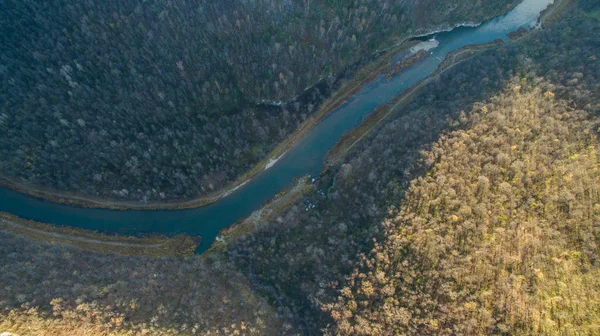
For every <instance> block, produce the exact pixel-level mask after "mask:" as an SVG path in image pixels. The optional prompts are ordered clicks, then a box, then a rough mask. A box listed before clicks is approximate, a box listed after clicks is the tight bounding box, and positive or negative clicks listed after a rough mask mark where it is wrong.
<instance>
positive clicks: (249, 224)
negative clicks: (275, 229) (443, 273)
mask: <svg viewBox="0 0 600 336" xmlns="http://www.w3.org/2000/svg"><path fill="white" fill-rule="evenodd" d="M570 3H571V0H556V1H555V3H554V4H553V5H552V6H550V7H549V8H548V9H547V10H545V11H544V12H542V14H541V16H540V23H541V24H543V26H540V28H545V27H547V26H548V25H549V24H548V23H547V20H548V19H550V18H551V19H552V22H554V21H555V20H556V19H557V18H558V16H560V14H562V13H564V12H565V11H566V9H567V8H568V5H569V4H570ZM556 9H559V10H556ZM534 31H535V30H526V31H525V32H524V33H523V34H520V35H519V36H518V37H515V38H511V39H510V41H509V42H504V41H503V40H501V39H498V40H496V41H493V42H490V43H485V44H478V45H468V46H465V47H463V48H460V49H457V50H454V51H453V52H451V53H450V54H449V55H448V56H447V57H446V58H445V59H444V61H443V62H442V63H441V64H440V65H439V67H438V69H437V70H436V71H435V72H434V73H433V74H431V75H430V76H428V77H427V78H425V79H423V80H421V81H420V82H419V83H417V84H416V85H414V86H412V87H411V88H410V89H408V90H406V91H405V92H403V93H402V94H400V95H398V96H397V97H395V98H394V99H392V100H391V101H390V102H389V103H388V104H386V105H383V106H380V107H379V108H377V109H376V110H375V111H373V112H372V113H371V114H370V115H369V116H368V117H367V118H366V119H365V120H364V121H363V122H362V123H361V124H360V125H359V126H358V127H356V128H354V129H353V130H351V131H350V132H348V133H347V134H346V135H344V136H343V137H342V138H341V139H340V140H339V141H338V143H337V144H336V145H335V147H334V148H333V149H332V150H331V151H330V152H329V153H328V154H327V156H326V158H325V162H324V164H323V170H322V172H325V171H327V169H329V167H330V166H333V165H335V164H337V163H339V162H340V161H341V160H342V159H343V158H344V157H345V155H346V154H347V153H349V152H350V150H351V149H352V148H354V147H355V146H356V145H358V144H359V143H360V142H361V141H362V140H364V139H365V138H366V137H367V136H368V135H369V134H370V133H371V132H372V131H373V130H375V129H376V128H377V127H378V126H379V125H381V124H382V123H383V122H384V121H385V120H386V119H387V118H388V117H390V116H391V115H392V114H394V113H397V112H398V111H399V110H400V109H401V108H402V107H403V106H404V105H405V104H406V103H408V102H409V100H410V98H412V97H413V96H414V95H415V94H416V93H418V92H419V90H420V89H421V88H423V87H424V86H425V85H427V84H428V83H430V82H431V81H435V80H437V79H438V78H439V76H440V75H441V74H443V73H444V72H446V71H447V70H449V69H450V68H452V67H454V66H455V65H457V64H459V63H462V62H465V61H468V60H469V59H471V58H472V57H474V56H475V55H477V54H479V53H480V52H482V51H484V50H488V49H490V48H494V47H497V46H500V45H502V44H504V43H511V42H512V41H514V40H517V39H521V38H524V37H526V36H529V35H530V34H531V33H532V32H534ZM311 190H312V188H310V184H309V185H308V188H306V185H301V184H298V185H295V186H294V187H293V188H291V189H290V190H288V191H285V192H282V193H280V194H278V195H277V196H276V197H275V198H274V200H273V204H271V203H269V204H267V205H265V206H264V207H263V208H261V209H259V210H257V211H255V212H254V213H253V214H252V215H251V216H249V217H248V218H246V219H244V220H241V221H239V222H238V223H236V224H234V225H232V226H230V227H228V228H226V229H223V230H222V231H221V232H220V237H221V238H222V241H220V242H216V243H215V244H213V245H212V247H211V248H210V249H209V250H208V251H209V252H211V253H213V252H217V251H221V250H223V249H224V248H225V247H226V245H227V244H228V243H230V242H231V241H233V240H235V239H237V238H238V237H240V236H242V235H244V234H246V233H249V232H251V230H253V229H256V228H257V227H258V226H259V225H260V224H261V223H264V222H265V221H268V220H269V219H272V218H274V217H275V216H277V215H279V213H280V212H281V211H282V210H283V209H284V208H285V206H281V205H282V204H291V203H293V202H294V201H297V200H299V199H301V198H302V197H303V196H304V194H305V193H306V192H307V191H311Z"/></svg>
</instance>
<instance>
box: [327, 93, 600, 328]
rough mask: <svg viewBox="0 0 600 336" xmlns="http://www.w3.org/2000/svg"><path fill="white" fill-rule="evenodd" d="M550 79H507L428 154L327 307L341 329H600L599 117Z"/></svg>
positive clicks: (424, 156)
mask: <svg viewBox="0 0 600 336" xmlns="http://www.w3.org/2000/svg"><path fill="white" fill-rule="evenodd" d="M532 87H534V88H532ZM547 88H548V86H547V85H545V83H543V82H536V83H534V85H526V86H525V87H521V85H519V84H518V83H515V84H512V85H510V86H509V89H508V90H509V91H508V92H505V93H503V94H501V95H499V96H496V97H494V98H492V99H491V100H490V103H488V104H486V105H483V106H476V107H475V109H474V110H473V111H471V113H470V114H469V117H468V120H466V124H467V125H468V127H467V128H466V129H465V130H459V131H454V132H451V133H450V134H448V135H447V136H444V137H443V138H442V139H441V140H440V141H438V142H437V143H436V144H435V145H434V146H433V148H432V149H431V150H430V151H427V152H426V153H424V154H423V160H425V161H427V162H433V163H434V164H433V166H432V167H431V168H430V169H429V171H428V173H427V175H426V176H425V177H422V178H421V177H420V178H418V179H416V180H413V181H412V182H411V185H410V187H409V189H408V191H407V193H406V196H405V199H404V200H403V202H402V206H401V207H400V209H399V210H397V211H393V212H392V213H391V214H390V216H389V217H388V219H387V220H385V221H384V227H385V232H384V235H385V238H384V240H383V241H381V243H380V244H377V245H376V246H375V248H374V249H373V251H372V252H371V253H369V254H368V257H366V258H365V259H364V260H363V261H362V262H361V267H359V268H358V269H356V270H355V271H354V273H353V274H352V276H351V277H350V279H349V282H348V285H347V287H345V288H344V289H342V290H341V293H342V294H341V296H340V300H339V302H338V303H336V304H335V305H333V306H329V308H330V309H331V312H332V316H333V317H334V319H335V320H336V321H337V323H338V327H337V332H339V333H340V334H345V335H346V334H347V335H375V334H377V335H393V334H396V333H402V334H412V335H424V334H436V335H451V334H465V335H466V334H469V335H475V334H492V333H493V334H504V333H508V334H511V335H517V334H519V335H531V334H561V335H576V334H578V335H581V334H583V335H591V334H593V333H594V332H596V331H597V330H598V327H600V299H599V298H600V280H599V279H600V277H599V276H600V267H599V266H600V264H599V263H598V261H599V257H600V255H599V253H598V252H599V248H600V245H599V243H600V193H599V191H600V170H599V167H600V165H599V161H598V159H599V158H600V152H598V148H600V147H599V146H600V142H599V141H598V138H597V135H596V131H597V127H598V121H597V120H590V116H589V115H588V114H587V113H584V112H582V111H578V110H574V109H573V108H571V107H569V106H568V104H567V103H566V102H565V101H557V100H555V99H554V93H552V92H551V91H545V90H547ZM521 91H525V92H521ZM544 91H545V92H544Z"/></svg>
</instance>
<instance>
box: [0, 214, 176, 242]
mask: <svg viewBox="0 0 600 336" xmlns="http://www.w3.org/2000/svg"><path fill="white" fill-rule="evenodd" d="M0 222H2V224H4V225H6V226H9V227H12V228H16V229H20V230H25V231H29V232H33V233H36V234H40V235H44V236H47V237H54V238H58V239H65V240H71V241H77V242H82V243H90V244H101V245H109V246H119V247H136V248H160V247H163V246H165V244H166V243H167V241H164V242H162V243H158V244H144V243H123V242H111V241H105V240H99V239H92V238H84V237H77V236H73V235H68V234H61V233H55V232H47V231H43V230H39V229H34V228H31V227H28V226H26V225H22V224H18V223H15V222H13V221H10V220H7V219H4V218H0ZM1 229H2V228H1V226H0V230H1Z"/></svg>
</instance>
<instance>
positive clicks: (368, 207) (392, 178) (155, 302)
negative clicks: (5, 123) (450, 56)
mask: <svg viewBox="0 0 600 336" xmlns="http://www.w3.org/2000/svg"><path fill="white" fill-rule="evenodd" d="M305 3H306V4H308V3H309V2H305ZM329 3H331V4H333V3H334V2H329ZM313 5H314V3H313ZM311 6H312V5H311ZM599 14H600V5H598V3H597V1H595V0H579V1H576V2H574V5H572V6H571V7H570V10H569V11H568V12H566V13H565V14H564V15H563V17H562V18H560V19H559V20H558V21H556V22H553V23H552V25H550V26H547V27H545V28H544V29H543V30H536V31H532V32H531V33H530V34H528V35H527V36H524V37H522V38H520V39H517V40H513V41H509V42H505V43H501V44H499V45H497V46H494V47H491V48H490V49H488V50H486V51H482V52H481V53H478V54H476V55H475V56H473V57H471V58H469V59H467V60H466V61H464V62H462V63H459V64H457V65H455V66H454V67H452V68H450V69H449V70H447V71H446V72H443V73H442V74H440V75H439V76H438V77H437V78H435V79H434V80H432V81H431V82H429V83H428V84H426V85H425V86H424V87H423V88H422V89H421V90H420V91H419V92H418V93H416V94H415V95H414V96H413V97H412V98H410V100H409V101H408V102H407V103H406V104H404V105H401V106H400V107H399V108H398V109H397V110H395V111H393V114H392V115H391V116H390V117H389V118H388V119H386V120H385V121H384V122H383V123H382V124H381V125H379V126H378V127H377V128H376V129H375V130H374V131H373V132H371V133H370V134H369V135H368V136H367V137H365V139H364V140H363V141H361V142H359V143H358V144H357V145H356V146H355V147H353V148H352V150H351V151H350V152H348V153H347V154H346V155H345V156H344V157H341V158H340V161H339V162H338V163H336V164H335V165H332V166H330V167H327V168H326V169H325V170H324V172H323V173H322V174H321V176H318V177H317V180H316V182H315V183H314V184H313V185H312V190H311V191H310V192H308V193H307V194H305V195H304V197H302V198H301V199H300V200H299V201H297V202H294V203H292V204H291V205H289V206H288V207H287V208H286V209H284V210H283V211H281V212H279V213H276V214H275V215H274V216H273V217H272V218H271V219H269V220H266V221H257V223H256V226H253V228H254V229H255V230H254V231H252V232H248V233H247V234H245V235H243V236H241V237H236V238H235V239H234V238H233V237H231V238H230V237H226V239H227V242H228V243H227V244H223V245H221V246H220V248H221V249H220V250H218V251H211V252H212V253H209V254H206V255H203V256H195V257H188V258H165V257H163V258H150V257H143V256H135V257H134V256H130V257H124V256H116V255H111V254H102V253H93V252H86V251H83V250H80V249H76V248H74V247H69V246H61V245H53V244H50V243H38V242H35V241H30V240H26V239H24V238H21V237H18V236H15V235H13V234H10V233H8V232H4V231H0V242H2V244H0V283H1V284H2V286H0V321H1V322H0V332H2V331H5V330H6V331H10V332H16V333H18V334H22V335H30V334H31V335H42V334H49V333H50V332H54V333H55V334H61V332H62V331H63V330H77V331H80V332H81V333H82V334H85V332H86V331H89V330H94V331H97V334H102V333H105V334H107V335H108V334H111V333H112V334H117V335H118V334H134V335H137V334H142V335H143V334H161V333H162V334H167V335H169V334H182V335H186V334H209V333H213V334H215V333H217V332H219V333H221V334H240V335H252V334H264V335H273V334H278V335H320V334H325V335H384V336H385V335H397V334H405V335H479V334H486V335H487V334H496V335H552V334H555V335H594V334H595V333H597V330H599V329H600V316H599V312H600V300H599V299H598V298H599V297H600V280H599V279H600V269H599V265H600V264H599V259H598V258H599V257H600V254H599V252H600V249H599V245H598V244H599V243H600V193H599V188H600V170H599V168H600V166H599V161H598V159H599V154H600V153H599V152H598V149H599V148H600V138H599V137H600V134H599V127H600V119H599V118H600V15H599ZM292 199H293V198H292ZM306 200H309V201H310V202H311V204H315V208H312V207H310V208H308V207H307V206H306V203H305V202H306ZM29 326H36V327H37V328H38V329H36V330H34V331H31V329H27V328H28V327H29Z"/></svg>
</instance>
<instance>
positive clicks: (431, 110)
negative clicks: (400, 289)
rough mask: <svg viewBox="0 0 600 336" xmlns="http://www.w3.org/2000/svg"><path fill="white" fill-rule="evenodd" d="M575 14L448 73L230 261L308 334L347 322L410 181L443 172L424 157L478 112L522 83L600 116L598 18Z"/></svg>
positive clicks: (237, 248) (237, 246)
mask: <svg viewBox="0 0 600 336" xmlns="http://www.w3.org/2000/svg"><path fill="white" fill-rule="evenodd" d="M576 7H577V5H575V8H573V10H572V11H571V12H570V14H568V16H567V17H566V18H565V19H563V20H560V21H558V22H556V23H554V24H553V25H552V26H551V27H548V28H547V29H546V30H544V31H541V32H533V33H532V34H531V35H529V36H527V37H525V38H523V39H521V40H518V41H514V42H510V43H506V44H504V45H500V46H498V47H495V48H493V49H491V50H489V51H486V52H483V53H481V54H479V55H477V56H475V57H473V58H471V59H469V60H468V61H467V62H463V63H461V64H459V65H457V66H456V67H454V68H452V69H450V70H449V71H448V72H446V73H443V74H442V75H441V76H440V77H439V79H437V80H436V81H434V82H432V83H430V84H428V85H427V86H426V87H425V88H423V89H422V91H421V92H420V93H419V94H417V95H416V96H415V97H414V98H413V99H412V101H411V102H410V103H408V104H406V105H405V106H403V107H401V108H400V109H399V110H398V111H397V112H396V114H395V115H393V116H392V117H391V118H390V120H389V121H388V122H386V123H385V124H384V125H382V126H381V127H379V128H378V129H376V130H375V131H374V132H372V134H371V135H370V136H369V137H368V138H366V139H365V140H364V141H363V142H362V143H360V144H359V145H358V146H357V147H355V148H354V150H353V151H352V152H351V153H349V154H348V155H347V157H346V158H344V160H343V161H342V162H341V163H340V164H339V165H338V166H335V167H330V168H329V169H328V170H327V171H326V172H325V173H324V174H323V175H322V176H321V177H320V180H319V181H318V182H317V184H316V185H315V188H314V191H313V193H311V194H308V195H306V198H307V199H309V200H310V202H311V203H312V204H317V206H316V208H315V209H308V210H307V209H306V206H305V204H304V202H298V203H296V204H294V205H292V206H290V207H289V209H288V210H287V211H284V212H283V213H281V214H280V215H279V216H278V217H277V218H275V219H274V220H270V221H268V222H266V223H264V224H263V225H261V226H260V227H259V228H258V229H257V231H256V232H255V233H253V234H249V235H247V236H245V237H242V239H240V240H239V241H237V242H235V243H234V244H232V246H231V247H230V255H231V258H233V259H234V260H236V262H237V263H238V264H239V265H240V266H241V269H242V270H244V271H245V272H249V273H250V274H251V276H253V277H255V278H257V279H260V280H261V281H262V282H263V286H262V287H265V286H270V288H274V290H271V291H265V294H266V295H270V296H272V297H273V299H275V297H278V298H279V299H280V300H281V298H285V300H286V302H287V304H288V307H290V308H289V309H290V310H291V311H292V312H293V313H294V314H296V315H298V316H300V317H301V319H302V321H303V322H304V323H305V326H306V328H307V329H309V330H312V331H313V332H315V330H319V329H320V328H321V327H325V326H327V325H335V324H336V319H337V321H338V322H340V323H341V322H342V320H340V319H339V318H340V315H337V316H332V315H331V314H330V313H325V314H323V313H322V311H321V309H322V308H323V307H327V304H330V303H333V302H335V301H336V300H337V298H336V297H338V296H339V292H338V291H339V290H341V289H343V288H345V287H348V288H353V289H354V287H353V286H352V285H351V284H350V283H348V282H347V281H354V280H352V279H353V278H352V277H351V278H350V279H351V280H348V278H347V277H348V276H351V275H352V274H353V272H354V270H355V269H356V267H358V266H357V264H356V263H357V260H359V259H360V257H359V256H360V255H361V254H363V253H364V254H365V255H369V251H371V250H372V248H373V247H374V241H375V240H376V241H379V242H384V241H386V239H387V237H388V234H387V232H388V231H387V229H386V226H385V223H386V219H389V218H390V216H391V215H390V212H391V213H392V214H393V213H396V211H397V210H395V209H398V208H400V207H402V206H403V205H404V197H405V193H406V191H407V189H408V188H409V186H410V183H411V181H413V180H416V179H418V178H419V177H425V176H427V174H428V172H429V170H430V169H431V168H432V166H433V165H434V164H435V162H434V161H427V160H423V154H422V153H423V152H424V151H429V150H431V148H432V146H433V145H434V144H435V143H436V142H437V141H438V140H439V138H440V137H441V136H444V135H445V134H447V133H448V132H451V131H454V130H457V129H465V130H466V129H468V127H470V124H469V123H470V119H469V112H471V111H472V110H473V109H474V106H475V110H477V109H478V108H481V107H482V106H483V105H484V104H490V102H489V99H490V98H491V97H494V96H497V95H498V94H499V92H502V91H503V90H504V89H505V87H507V85H509V84H510V83H511V82H512V81H514V79H515V78H517V80H518V81H523V83H524V84H523V85H524V86H525V83H530V82H533V83H536V85H539V86H540V87H542V85H543V88H544V91H543V92H545V91H551V92H553V93H554V94H555V97H556V99H557V100H559V101H562V102H561V103H559V104H558V105H559V106H563V105H564V102H568V105H569V107H570V108H572V109H575V110H583V111H585V113H587V114H588V115H590V116H596V115H598V112H599V110H600V104H599V103H600V96H599V94H598V93H599V92H600V83H599V81H598V78H600V64H599V62H598V57H597V55H599V54H600V49H599V48H600V40H599V39H598V38H599V36H600V34H598V32H599V29H600V25H599V23H598V21H597V20H595V19H593V18H590V13H594V11H589V10H588V11H587V12H581V11H578V10H577V8H576ZM540 76H543V77H544V80H543V81H540V80H539V79H538V77H540ZM590 132H591V130H590ZM557 155H558V154H557ZM413 200H414V199H413ZM415 267H417V266H415ZM259 290H260V288H259ZM274 292H275V293H276V295H274V294H273V293H274ZM424 295H425V294H424ZM377 307H378V308H377V309H379V310H380V313H382V314H384V313H385V309H381V307H380V306H377ZM412 308H415V307H411V309H412ZM341 316H344V315H341ZM332 317H335V318H334V319H333V320H331V318H332ZM348 323H350V327H354V325H353V324H352V323H351V322H348ZM365 323H366V324H367V325H368V323H367V322H365ZM340 328H341V327H340ZM339 330H344V329H339ZM375 334H376V332H375Z"/></svg>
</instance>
